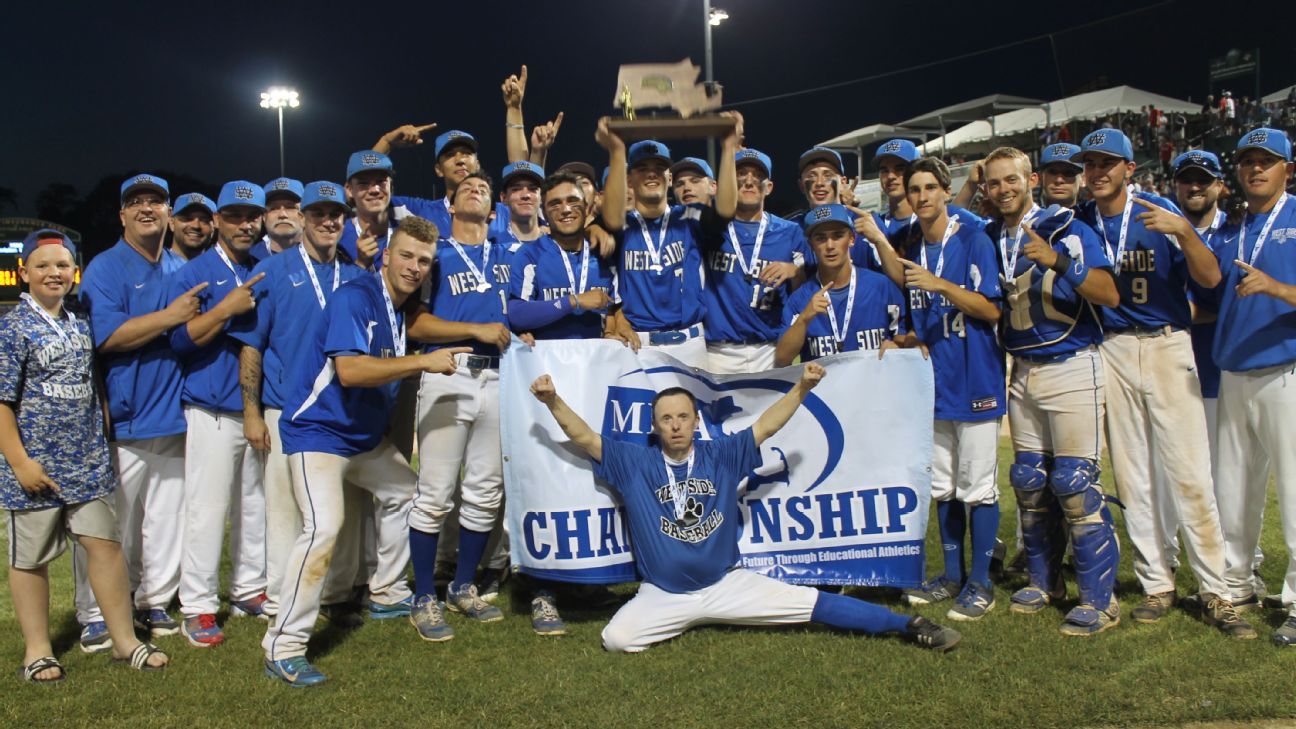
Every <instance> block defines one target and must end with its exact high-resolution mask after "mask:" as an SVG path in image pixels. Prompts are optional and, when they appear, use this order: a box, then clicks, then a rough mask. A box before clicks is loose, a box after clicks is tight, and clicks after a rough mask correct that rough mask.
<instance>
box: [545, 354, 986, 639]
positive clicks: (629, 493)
mask: <svg viewBox="0 0 1296 729" xmlns="http://www.w3.org/2000/svg"><path fill="white" fill-rule="evenodd" d="M823 376H824V369H823V367H821V366H820V365H818V364H816V363H813V362H811V363H809V364H807V365H805V369H804V370H803V371H802V374H801V380H800V382H798V383H797V384H796V385H794V386H793V387H792V388H791V390H790V391H789V392H788V393H787V394H786V395H784V396H783V397H782V398H780V399H779V400H778V402H776V403H774V405H772V406H770V408H769V409H768V410H766V411H765V412H764V413H763V414H762V415H761V416H760V418H758V419H757V420H756V422H755V423H754V424H753V425H752V427H750V428H746V429H743V430H740V431H738V432H737V433H733V434H730V435H725V436H723V437H720V438H717V439H715V440H713V441H709V442H698V443H694V440H693V434H694V431H695V429H696V427H697V425H698V422H697V418H698V411H697V401H696V400H694V398H693V395H692V394H691V393H689V391H688V390H684V389H682V388H677V387H675V388H669V389H666V390H663V391H661V392H659V393H657V395H656V397H654V398H653V405H652V417H653V432H654V433H655V434H656V436H657V441H658V444H655V445H651V446H642V445H637V444H632V443H625V442H622V441H618V440H613V439H611V438H605V437H602V436H600V435H599V434H598V433H596V432H594V430H592V429H591V428H590V427H589V425H588V424H586V422H585V421H584V420H582V419H581V417H580V416H579V415H577V414H576V413H575V412H574V411H573V410H572V409H571V408H570V407H568V406H567V403H565V402H563V400H562V398H560V397H559V396H558V393H557V391H556V390H555V389H554V384H553V380H551V379H550V377H549V375H542V376H541V377H539V378H538V379H537V380H536V381H535V383H533V384H532V385H531V392H532V393H533V394H534V395H535V396H536V399H537V400H539V401H540V402H542V403H544V404H545V406H546V407H548V408H549V412H551V413H553V416H554V419H555V420H557V421H558V425H559V426H561V427H562V429H563V432H564V433H566V434H567V436H568V437H569V438H571V440H572V442H573V443H575V445H576V446H577V447H579V448H580V449H581V450H583V451H585V453H586V454H587V455H588V456H589V457H590V458H591V459H592V460H593V461H594V462H595V465H594V473H595V474H596V475H597V476H598V477H599V478H601V479H603V480H604V481H605V482H606V483H608V484H609V485H610V486H611V487H612V488H613V489H615V490H616V491H617V493H618V494H619V495H620V497H621V500H622V502H623V503H624V504H625V510H626V516H627V518H628V519H629V523H630V533H631V536H632V539H631V543H632V544H633V545H634V546H633V549H634V557H635V563H636V565H637V567H638V569H639V574H640V575H642V576H643V583H642V584H641V585H640V587H639V592H638V593H637V594H636V595H635V597H634V599H632V600H631V601H630V602H628V603H626V604H625V606H624V607H622V608H621V609H620V610H618V611H617V613H616V615H614V616H613V617H612V620H611V622H609V623H608V624H607V627H605V628H604V629H603V647H604V648H606V649H607V650H609V651H615V652H626V653H636V652H639V651H642V650H644V649H646V648H648V647H649V646H651V645H652V644H654V643H660V642H661V641H664V640H669V639H671V638H673V637H675V636H677V635H679V634H681V633H683V632H684V631H685V630H688V629H689V628H691V627H693V626H695V625H703V624H707V623H713V624H728V625H786V624H791V623H805V622H815V623H822V624H824V625H829V626H832V627H834V628H840V629H843V630H859V631H863V632H866V633H871V634H878V633H890V632H899V633H902V634H903V635H904V636H906V637H907V638H909V639H910V640H912V641H914V642H915V643H917V644H918V645H920V646H923V647H925V648H931V649H934V650H938V651H946V650H949V649H950V648H952V647H954V645H955V644H956V643H958V641H959V640H960V638H961V637H962V636H960V635H959V634H958V633H957V632H956V631H954V630H950V629H948V628H942V627H941V626H939V625H937V624H935V623H933V622H931V621H930V620H927V619H926V618H924V617H921V616H914V617H909V616H907V615H900V614H898V613H893V612H891V611H890V610H887V609H886V608H883V607H880V606H878V605H873V604H871V603H868V602H864V601H863V600H857V599H855V598H851V597H845V596H843V595H836V594H831V593H827V592H820V591H818V590H816V589H814V588H813V587H805V586H798V585H788V584H785V583H782V582H779V581H778V580H775V579H772V578H769V577H765V576H763V575H759V574H756V573H755V572H751V571H749V570H746V569H742V568H739V567H736V566H735V565H736V563H737V561H738V523H739V519H740V516H739V514H738V495H737V490H738V482H739V481H741V480H742V478H743V475H744V474H746V473H748V472H749V471H751V470H752V469H753V468H755V467H756V466H758V465H760V460H761V458H760V444H761V443H763V442H764V441H765V440H766V439H768V438H769V437H770V436H772V435H774V434H775V433H776V432H778V430H779V429H780V428H782V427H783V425H784V424H786V423H787V421H788V420H789V419H790V418H791V417H792V415H793V413H795V412H796V410H797V408H798V407H799V406H800V405H801V402H802V401H803V400H805V398H806V395H808V394H809V393H810V390H811V389H812V388H814V386H815V385H817V384H818V383H819V380H821V379H822V378H823Z"/></svg>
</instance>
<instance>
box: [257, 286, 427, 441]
mask: <svg viewBox="0 0 1296 729" xmlns="http://www.w3.org/2000/svg"><path fill="white" fill-rule="evenodd" d="M383 286H385V284H384V283H383V281H382V278H381V277H380V276H379V275H378V274H366V275H364V276H360V277H358V278H356V279H354V280H352V281H350V282H348V283H345V284H343V285H342V286H341V288H339V289H338V290H337V291H336V292H334V294H333V297H332V298H331V299H330V300H329V303H328V306H327V307H326V308H325V309H324V316H323V318H321V319H319V320H318V321H317V322H316V324H315V327H314V329H313V330H312V331H311V332H308V333H307V334H306V335H305V336H306V340H307V345H306V347H305V349H304V351H303V352H302V358H301V363H302V365H301V367H300V368H299V369H297V370H295V371H294V373H293V375H294V376H293V379H292V381H291V382H290V383H289V384H290V390H289V392H290V393H291V394H290V395H289V396H288V399H287V401H286V402H285V405H284V411H283V417H282V418H280V420H279V436H280V438H281V439H282V440H283V451H284V453H286V454H292V453H302V452H312V453H332V454H334V455H338V456H354V455H359V454H361V453H367V452H368V451H371V450H373V449H374V448H376V447H377V446H378V443H379V442H380V441H381V440H382V437H383V434H384V433H386V432H387V426H388V423H389V421H390V420H391V412H392V407H393V406H394V405H395V402H396V393H397V392H398V391H399V390H400V381H399V380H397V381H395V382H389V383H387V384H386V385H379V386H378V387H346V386H344V385H343V384H342V383H341V382H339V381H338V377H337V370H336V369H335V366H334V364H333V358H334V357H347V356H355V355H368V356H370V357H380V358H384V359H387V358H391V357H395V356H396V339H395V337H394V336H393V333H392V327H391V319H390V317H389V316H388V312H387V306H386V302H385V301H384V299H383V293H382V287H383ZM395 315H396V329H397V330H398V331H399V330H401V329H402V328H403V327H404V326H405V315H404V313H403V312H402V311H401V310H400V309H399V308H397V309H396V310H395Z"/></svg>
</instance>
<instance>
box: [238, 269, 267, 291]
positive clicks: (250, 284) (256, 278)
mask: <svg viewBox="0 0 1296 729" xmlns="http://www.w3.org/2000/svg"><path fill="white" fill-rule="evenodd" d="M265 277H266V275H265V271H262V272H261V273H258V274H257V275H255V276H253V277H252V278H250V279H248V280H247V281H246V282H244V284H243V288H245V289H250V288H252V287H253V286H255V285H256V284H257V282H258V281H260V280H261V279H263V278H265Z"/></svg>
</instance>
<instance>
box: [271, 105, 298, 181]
mask: <svg viewBox="0 0 1296 729" xmlns="http://www.w3.org/2000/svg"><path fill="white" fill-rule="evenodd" d="M285 106H286V107H289V108H292V109H296V108H297V107H299V106H301V99H300V98H298V94H297V91H296V90H295V89H290V88H288V87H286V86H271V87H270V88H269V90H267V91H262V92H261V108H262V109H274V110H275V111H277V112H279V176H280V177H283V176H284V131H283V110H284V107H285Z"/></svg>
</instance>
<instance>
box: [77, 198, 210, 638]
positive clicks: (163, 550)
mask: <svg viewBox="0 0 1296 729" xmlns="http://www.w3.org/2000/svg"><path fill="white" fill-rule="evenodd" d="M167 199H168V191H167V184H166V181H165V180H163V179H162V178H160V177H156V176H154V175H149V174H141V175H136V176H134V177H130V178H128V179H126V180H125V181H124V182H123V183H122V185H121V204H122V207H121V213H120V218H121V223H122V237H121V240H119V241H118V242H117V245H115V246H113V247H112V248H109V249H108V250H106V251H104V252H103V253H100V254H99V255H97V256H95V258H94V260H92V261H91V262H90V265H89V266H87V267H86V270H85V275H84V276H83V277H82V280H81V301H82V304H83V305H84V306H85V308H86V310H87V311H88V312H89V315H90V328H91V330H92V331H93V332H94V341H95V350H96V351H97V352H98V354H99V357H100V362H101V365H102V368H103V369H102V372H103V376H104V384H105V390H106V392H107V396H108V406H109V416H110V419H111V422H112V429H113V440H112V443H113V454H114V456H115V457H114V461H113V462H114V465H115V466H116V468H117V477H118V479H119V480H120V488H119V490H118V493H117V520H118V526H119V527H120V533H121V537H122V550H123V551H124V552H125V553H126V566H127V568H128V571H129V573H130V584H131V592H133V593H134V595H135V610H136V612H135V622H136V625H137V626H138V627H139V628H140V629H141V630H145V631H148V632H149V633H150V634H151V635H153V636H159V635H174V634H175V633H178V632H179V631H180V625H179V623H177V622H176V621H175V619H174V618H172V617H171V616H170V615H168V614H167V612H166V608H167V606H168V605H169V604H170V603H171V600H172V599H173V598H174V597H175V596H176V591H177V589H178V588H179V583H180V554H181V542H182V529H183V525H184V518H183V517H184V451H185V437H184V433H185V418H184V412H183V411H182V410H181V406H180V387H181V371H180V361H179V358H178V356H177V355H176V353H175V352H174V351H173V350H172V349H171V346H170V343H169V342H168V341H167V338H166V337H164V336H162V335H163V334H164V333H166V332H167V331H169V330H171V329H172V328H174V327H177V326H180V325H181V324H184V323H186V322H188V321H189V320H190V319H192V318H194V316H195V315H197V313H198V308H199V301H198V294H199V293H200V292H201V291H202V290H203V289H205V288H206V287H207V284H204V283H200V284H197V285H195V286H193V287H192V288H190V289H189V290H188V291H185V292H184V293H182V294H180V295H179V296H172V295H171V292H170V286H169V281H168V279H169V278H170V276H171V275H172V274H174V273H175V272H176V271H178V270H179V269H180V266H181V265H183V261H181V260H180V258H179V257H178V256H176V255H175V254H174V253H172V252H171V251H169V250H166V249H164V248H163V247H162V235H163V233H164V232H165V230H166V225H167V220H168V216H169V214H170V209H169V207H168V205H167ZM86 593H88V591H83V594H86ZM85 612H86V613H87V617H91V618H92V620H91V621H89V622H99V620H97V619H93V618H94V617H95V613H97V609H95V608H90V607H88V609H87V610H86V611H85Z"/></svg>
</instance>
